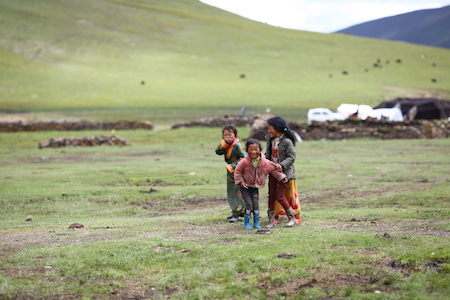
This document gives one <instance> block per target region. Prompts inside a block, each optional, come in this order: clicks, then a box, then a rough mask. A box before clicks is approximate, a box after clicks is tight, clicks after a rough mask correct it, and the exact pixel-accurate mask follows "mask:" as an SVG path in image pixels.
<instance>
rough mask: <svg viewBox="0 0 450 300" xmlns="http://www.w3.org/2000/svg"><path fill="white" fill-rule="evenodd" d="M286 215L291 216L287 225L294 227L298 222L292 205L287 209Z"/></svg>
mask: <svg viewBox="0 0 450 300" xmlns="http://www.w3.org/2000/svg"><path fill="white" fill-rule="evenodd" d="M286 216H287V217H288V218H289V221H288V222H287V224H286V226H287V227H292V226H294V225H295V224H297V219H296V218H295V215H294V211H293V210H292V207H289V208H288V209H286Z"/></svg>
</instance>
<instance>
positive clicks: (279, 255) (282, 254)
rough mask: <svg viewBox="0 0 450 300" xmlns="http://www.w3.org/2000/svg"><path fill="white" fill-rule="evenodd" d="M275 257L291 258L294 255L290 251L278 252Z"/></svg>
mask: <svg viewBox="0 0 450 300" xmlns="http://www.w3.org/2000/svg"><path fill="white" fill-rule="evenodd" d="M277 257H278V258H286V259H291V258H293V257H294V255H293V254H292V253H279V254H277Z"/></svg>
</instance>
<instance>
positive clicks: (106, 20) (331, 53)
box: [0, 0, 450, 122]
mask: <svg viewBox="0 0 450 300" xmlns="http://www.w3.org/2000/svg"><path fill="white" fill-rule="evenodd" d="M0 25H1V26H0V36H1V38H0V70H1V71H0V82H1V86H0V109H1V111H2V112H4V113H6V114H8V113H11V112H13V111H16V112H21V113H27V112H28V113H34V114H35V115H34V116H35V118H45V117H46V116H50V117H51V118H55V117H59V116H61V117H64V118H67V117H73V118H78V117H79V118H81V117H82V118H90V119H96V120H98V119H100V120H104V121H115V120H120V119H136V120H151V121H155V120H157V121H159V120H160V121H161V122H163V121H167V120H180V119H186V120H190V119H195V118H198V117H201V116H211V115H217V114H219V115H221V114H229V113H233V112H236V113H238V112H239V108H240V107H241V106H246V107H247V108H248V110H247V111H248V112H263V111H265V109H266V108H269V107H270V108H271V109H272V112H273V113H275V114H280V115H283V116H285V117H287V118H291V119H302V118H305V117H306V111H307V109H308V108H310V107H329V108H332V109H335V108H336V107H337V106H339V105H340V104H341V103H359V104H369V105H373V106H375V105H377V104H379V103H380V102H382V101H384V100H390V99H393V98H396V97H413V96H422V97H423V96H434V97H438V98H441V99H449V98H450V96H449V95H450V84H449V82H450V60H449V59H448V58H449V54H450V53H449V51H448V50H447V49H441V48H435V47H425V46H419V45H412V44H406V43H399V42H391V41H383V40H376V39H368V38H361V37H354V36H350V35H346V34H345V35H344V34H321V33H313V32H304V31H298V30H288V29H282V28H278V27H273V26H269V25H266V24H262V23H259V22H255V21H251V20H248V19H245V18H242V17H239V16H237V15H234V14H231V13H228V12H225V11H222V10H220V9H217V8H214V7H211V6H208V5H206V4H203V3H201V2H199V1H197V0H173V1H158V0H96V1H91V0H79V1H69V0H47V1H34V0H15V1H0ZM375 64H376V66H375ZM432 79H435V80H434V81H432Z"/></svg>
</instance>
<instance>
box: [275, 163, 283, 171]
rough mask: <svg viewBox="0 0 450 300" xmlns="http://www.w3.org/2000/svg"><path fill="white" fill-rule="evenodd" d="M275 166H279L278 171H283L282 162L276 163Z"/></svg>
mask: <svg viewBox="0 0 450 300" xmlns="http://www.w3.org/2000/svg"><path fill="white" fill-rule="evenodd" d="M275 167H276V168H277V171H278V172H283V167H282V166H281V165H280V164H276V165H275Z"/></svg>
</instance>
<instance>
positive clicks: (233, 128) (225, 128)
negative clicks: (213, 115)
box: [222, 124, 238, 136]
mask: <svg viewBox="0 0 450 300" xmlns="http://www.w3.org/2000/svg"><path fill="white" fill-rule="evenodd" d="M225 130H228V131H232V132H233V133H234V135H235V136H237V134H238V132H237V129H236V127H235V126H234V125H232V124H228V125H225V126H224V127H223V128H222V134H223V132H224V131H225Z"/></svg>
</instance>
